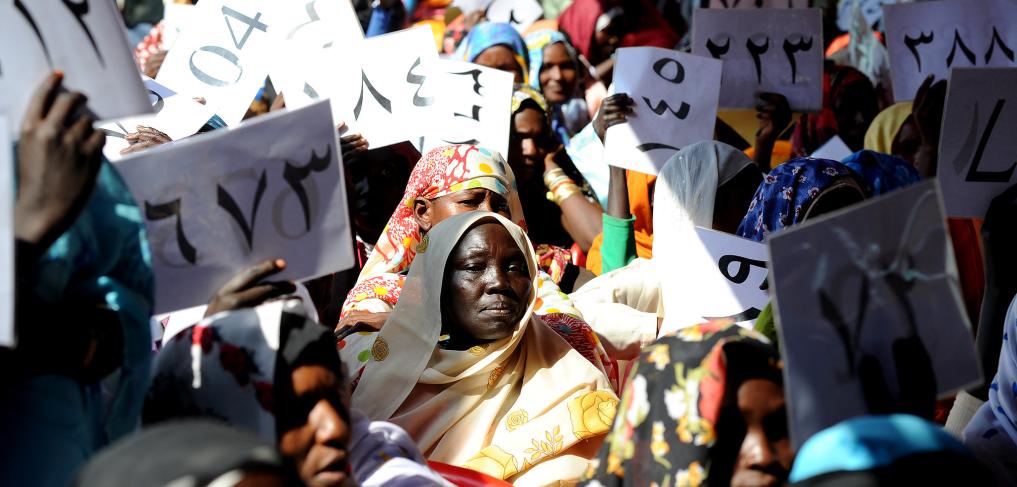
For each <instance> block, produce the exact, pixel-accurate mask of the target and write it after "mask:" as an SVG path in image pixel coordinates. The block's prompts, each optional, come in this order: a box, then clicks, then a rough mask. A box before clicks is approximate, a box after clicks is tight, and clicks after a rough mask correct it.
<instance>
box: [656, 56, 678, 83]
mask: <svg viewBox="0 0 1017 487" xmlns="http://www.w3.org/2000/svg"><path fill="white" fill-rule="evenodd" d="M670 64H673V65H674V75H672V76H668V75H666V74H664V69H665V68H667V66H668V65H670ZM653 71H654V72H655V73H657V76H660V77H661V78H663V79H665V80H667V81H670V82H671V83H674V84H676V85H677V84H681V83H682V81H685V66H682V63H680V62H678V60H677V59H672V58H669V57H666V58H663V59H659V60H657V62H655V63H653Z"/></svg>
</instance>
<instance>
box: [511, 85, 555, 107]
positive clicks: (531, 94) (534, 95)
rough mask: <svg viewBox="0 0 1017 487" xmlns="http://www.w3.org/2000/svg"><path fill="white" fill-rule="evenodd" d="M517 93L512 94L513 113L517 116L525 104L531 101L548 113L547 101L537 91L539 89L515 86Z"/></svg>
mask: <svg viewBox="0 0 1017 487" xmlns="http://www.w3.org/2000/svg"><path fill="white" fill-rule="evenodd" d="M515 88H516V89H515V91H514V92H512V113H513V114H515V113H516V112H518V111H519V110H520V109H522V108H523V102H525V101H527V100H530V101H532V102H534V103H536V104H537V106H538V107H540V109H541V110H543V111H544V113H545V114H546V113H547V100H545V99H544V96H543V95H541V94H540V92H538V91H537V89H539V88H537V89H534V88H531V87H529V86H528V85H519V84H517V85H515Z"/></svg>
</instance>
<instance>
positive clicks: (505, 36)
mask: <svg viewBox="0 0 1017 487" xmlns="http://www.w3.org/2000/svg"><path fill="white" fill-rule="evenodd" d="M456 52H457V53H462V55H461V57H462V59H465V60H466V61H469V62H471V63H477V64H479V65H481V66H487V67H489V68H494V69H500V70H502V71H505V72H507V73H512V74H513V75H515V82H516V83H526V82H527V79H528V78H527V75H528V71H527V69H528V67H527V62H526V43H525V42H523V38H522V37H520V35H519V32H517V31H516V29H515V27H512V25H510V24H502V23H495V22H483V23H480V24H477V25H476V26H474V27H473V29H472V30H471V31H470V33H469V35H467V36H466V39H463V42H462V44H460V45H459V49H458V50H457V51H456Z"/></svg>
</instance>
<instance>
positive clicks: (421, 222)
mask: <svg viewBox="0 0 1017 487" xmlns="http://www.w3.org/2000/svg"><path fill="white" fill-rule="evenodd" d="M431 206H432V203H431V201H430V200H428V199H427V198H416V199H414V200H413V219H414V220H416V221H417V225H418V226H420V231H421V233H425V232H427V231H428V230H430V229H431Z"/></svg>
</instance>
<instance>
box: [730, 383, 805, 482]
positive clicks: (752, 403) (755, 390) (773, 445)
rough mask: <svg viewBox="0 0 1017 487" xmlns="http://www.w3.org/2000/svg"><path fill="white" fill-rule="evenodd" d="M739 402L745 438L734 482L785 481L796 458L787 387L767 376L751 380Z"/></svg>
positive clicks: (739, 393)
mask: <svg viewBox="0 0 1017 487" xmlns="http://www.w3.org/2000/svg"><path fill="white" fill-rule="evenodd" d="M737 403H738V410H739V412H740V413H741V417H742V419H743V420H744V421H745V438H744V439H743V440H742V444H741V448H740V449H739V451H738V459H737V460H736V461H735V467H734V472H733V474H732V475H731V485H732V486H733V487H743V486H770V485H780V484H782V483H783V482H784V481H786V480H787V476H788V472H789V471H790V470H791V462H792V461H793V460H794V454H793V453H792V451H791V441H790V440H789V439H788V432H787V410H786V409H785V407H784V389H783V388H782V387H781V386H779V385H777V384H775V383H773V382H771V381H768V380H765V379H749V380H746V381H745V382H743V383H742V384H741V386H740V387H738V397H737Z"/></svg>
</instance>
